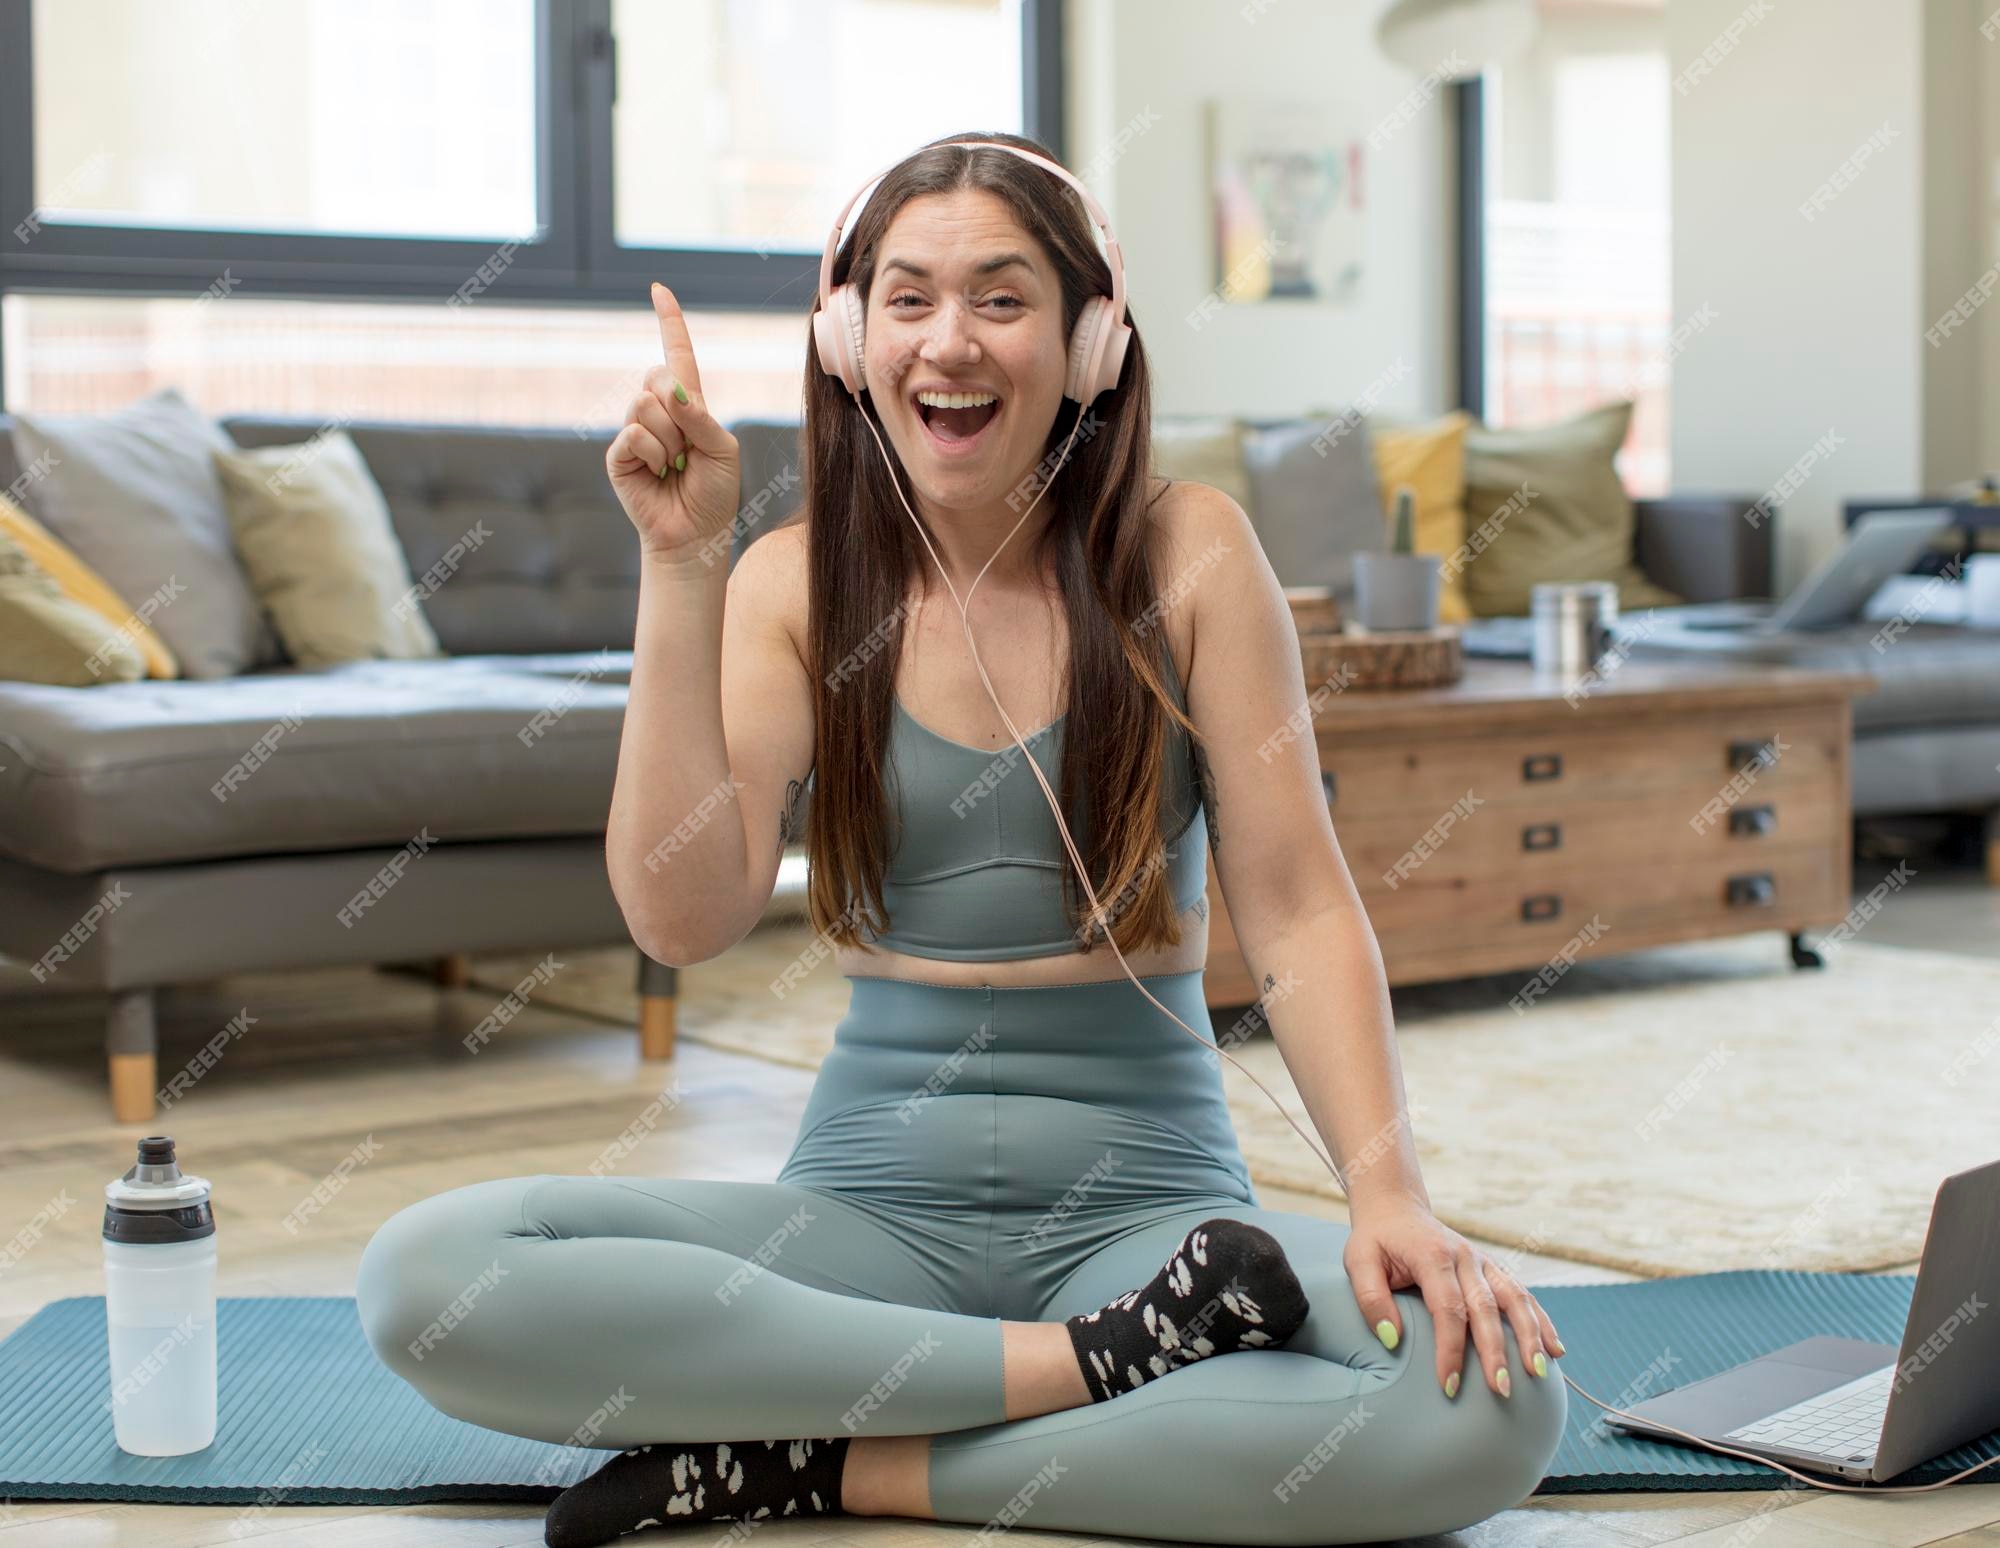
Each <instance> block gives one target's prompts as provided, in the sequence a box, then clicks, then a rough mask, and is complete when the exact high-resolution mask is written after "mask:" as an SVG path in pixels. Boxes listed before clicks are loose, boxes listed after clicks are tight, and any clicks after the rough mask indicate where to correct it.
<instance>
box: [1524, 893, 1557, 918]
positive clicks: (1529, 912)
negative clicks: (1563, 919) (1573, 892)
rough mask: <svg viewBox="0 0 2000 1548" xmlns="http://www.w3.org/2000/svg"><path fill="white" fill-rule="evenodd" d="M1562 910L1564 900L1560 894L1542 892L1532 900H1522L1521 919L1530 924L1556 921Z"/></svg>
mask: <svg viewBox="0 0 2000 1548" xmlns="http://www.w3.org/2000/svg"><path fill="white" fill-rule="evenodd" d="M1562 910H1563V900H1562V894H1560V893H1556V892H1541V893H1537V894H1536V895H1535V896H1534V897H1532V898H1523V899H1521V918H1522V920H1523V921H1524V922H1527V923H1530V924H1532V923H1533V922H1534V921H1536V920H1538V919H1554V918H1555V917H1556V916H1557V915H1558V914H1560V913H1561V912H1562Z"/></svg>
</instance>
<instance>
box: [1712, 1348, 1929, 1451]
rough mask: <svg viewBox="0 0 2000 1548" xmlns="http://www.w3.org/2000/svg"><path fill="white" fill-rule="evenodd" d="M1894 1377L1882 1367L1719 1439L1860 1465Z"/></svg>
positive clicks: (1878, 1430) (1877, 1431)
mask: <svg viewBox="0 0 2000 1548" xmlns="http://www.w3.org/2000/svg"><path fill="white" fill-rule="evenodd" d="M1895 1374H1896V1367H1895V1366H1893V1365H1885V1366H1883V1367H1882V1368H1881V1369H1880V1370H1879V1371H1870V1372H1869V1373H1868V1374H1867V1375H1866V1376H1857V1377H1855V1379H1854V1380H1853V1381H1850V1382H1847V1383H1846V1384H1845V1385H1843V1386H1838V1387H1835V1388H1833V1389H1832V1390H1830V1391H1827V1392H1822V1393H1820V1394H1818V1395H1817V1396H1816V1397H1809V1398H1807V1399H1806V1400H1805V1401H1804V1402H1803V1403H1794V1404H1793V1405H1792V1406H1791V1407H1790V1408H1786V1409H1781V1410H1779V1411H1778V1412H1777V1413H1775V1414H1772V1415H1770V1416H1769V1417H1768V1418H1764V1419H1759V1420H1757V1421H1756V1422H1755V1423H1754V1424H1746V1425H1744V1426H1742V1427H1741V1428H1740V1429H1735V1430H1731V1431H1729V1433H1728V1434H1727V1435H1725V1436H1724V1437H1723V1439H1724V1440H1746V1441H1756V1442H1757V1443H1759V1444H1760V1445H1765V1446H1788V1447H1790V1448H1791V1449H1793V1450H1794V1451H1816V1452H1820V1453H1822V1454H1823V1455H1826V1456H1830V1457H1837V1458H1839V1459H1840V1460H1841V1461H1844V1462H1866V1461H1868V1460H1869V1459H1870V1458H1872V1457H1873V1456H1874V1455H1875V1447H1876V1444H1877V1442H1879V1441H1880V1440H1881V1438H1882V1416H1883V1414H1884V1413H1886V1412H1887V1411H1888V1407H1889V1387H1890V1379H1891V1378H1892V1377H1893V1376H1894V1375H1895Z"/></svg>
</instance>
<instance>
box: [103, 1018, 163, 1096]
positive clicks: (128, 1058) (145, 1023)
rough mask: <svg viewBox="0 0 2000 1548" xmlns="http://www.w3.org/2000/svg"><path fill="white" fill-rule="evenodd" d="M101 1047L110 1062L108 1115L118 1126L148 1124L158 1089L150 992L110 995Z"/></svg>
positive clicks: (156, 1027)
mask: <svg viewBox="0 0 2000 1548" xmlns="http://www.w3.org/2000/svg"><path fill="white" fill-rule="evenodd" d="M104 1047H105V1053H106V1054H107V1055H108V1057H109V1060H110V1071H111V1116H112V1117H113V1118H115V1119H116V1120H117V1121H118V1122H119V1123H151V1122H152V1121H153V1115H154V1113H155V1111H156V1110H157V1109H156V1105H155V1104H156V1103H157V1100H158V1092H159V1089H160V1068H159V1048H160V1045H159V1024H158V1022H157V1020H156V1019H155V1016H154V1012H153V991H152V990H151V989H121V990H118V991H116V992H114V993H113V994H112V996H111V1011H110V1015H109V1016H108V1017H107V1018H106V1021H105V1038H104Z"/></svg>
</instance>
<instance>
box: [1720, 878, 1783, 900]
mask: <svg viewBox="0 0 2000 1548" xmlns="http://www.w3.org/2000/svg"><path fill="white" fill-rule="evenodd" d="M1728 898H1729V906H1730V907H1731V908H1740V907H1743V906H1745V905H1748V906H1750V907H1752V908H1768V907H1769V906H1770V905H1771V904H1772V903H1774V902H1776V901H1777V898H1778V883H1777V881H1776V879H1775V878H1773V877H1772V875H1771V873H1770V872H1769V871H1757V872H1755V873H1753V874H1752V875H1749V876H1732V877H1730V878H1729V892H1728Z"/></svg>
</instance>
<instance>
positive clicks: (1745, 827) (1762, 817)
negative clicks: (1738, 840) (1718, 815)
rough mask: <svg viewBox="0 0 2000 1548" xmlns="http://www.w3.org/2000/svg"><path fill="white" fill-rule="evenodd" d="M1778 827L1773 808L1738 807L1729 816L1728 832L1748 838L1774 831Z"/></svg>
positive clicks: (1774, 808) (1775, 809)
mask: <svg viewBox="0 0 2000 1548" xmlns="http://www.w3.org/2000/svg"><path fill="white" fill-rule="evenodd" d="M1777 826H1778V809H1777V808H1776V807H1775V806H1739V807H1737V808H1736V810H1735V811H1733V812H1731V813H1730V814H1729V831H1730V832H1731V833H1734V834H1739V835H1743V836H1747V837H1750V838H1756V837H1760V836H1761V835H1763V834H1766V833H1770V832H1772V831H1774V830H1775V829H1776V828H1777Z"/></svg>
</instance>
